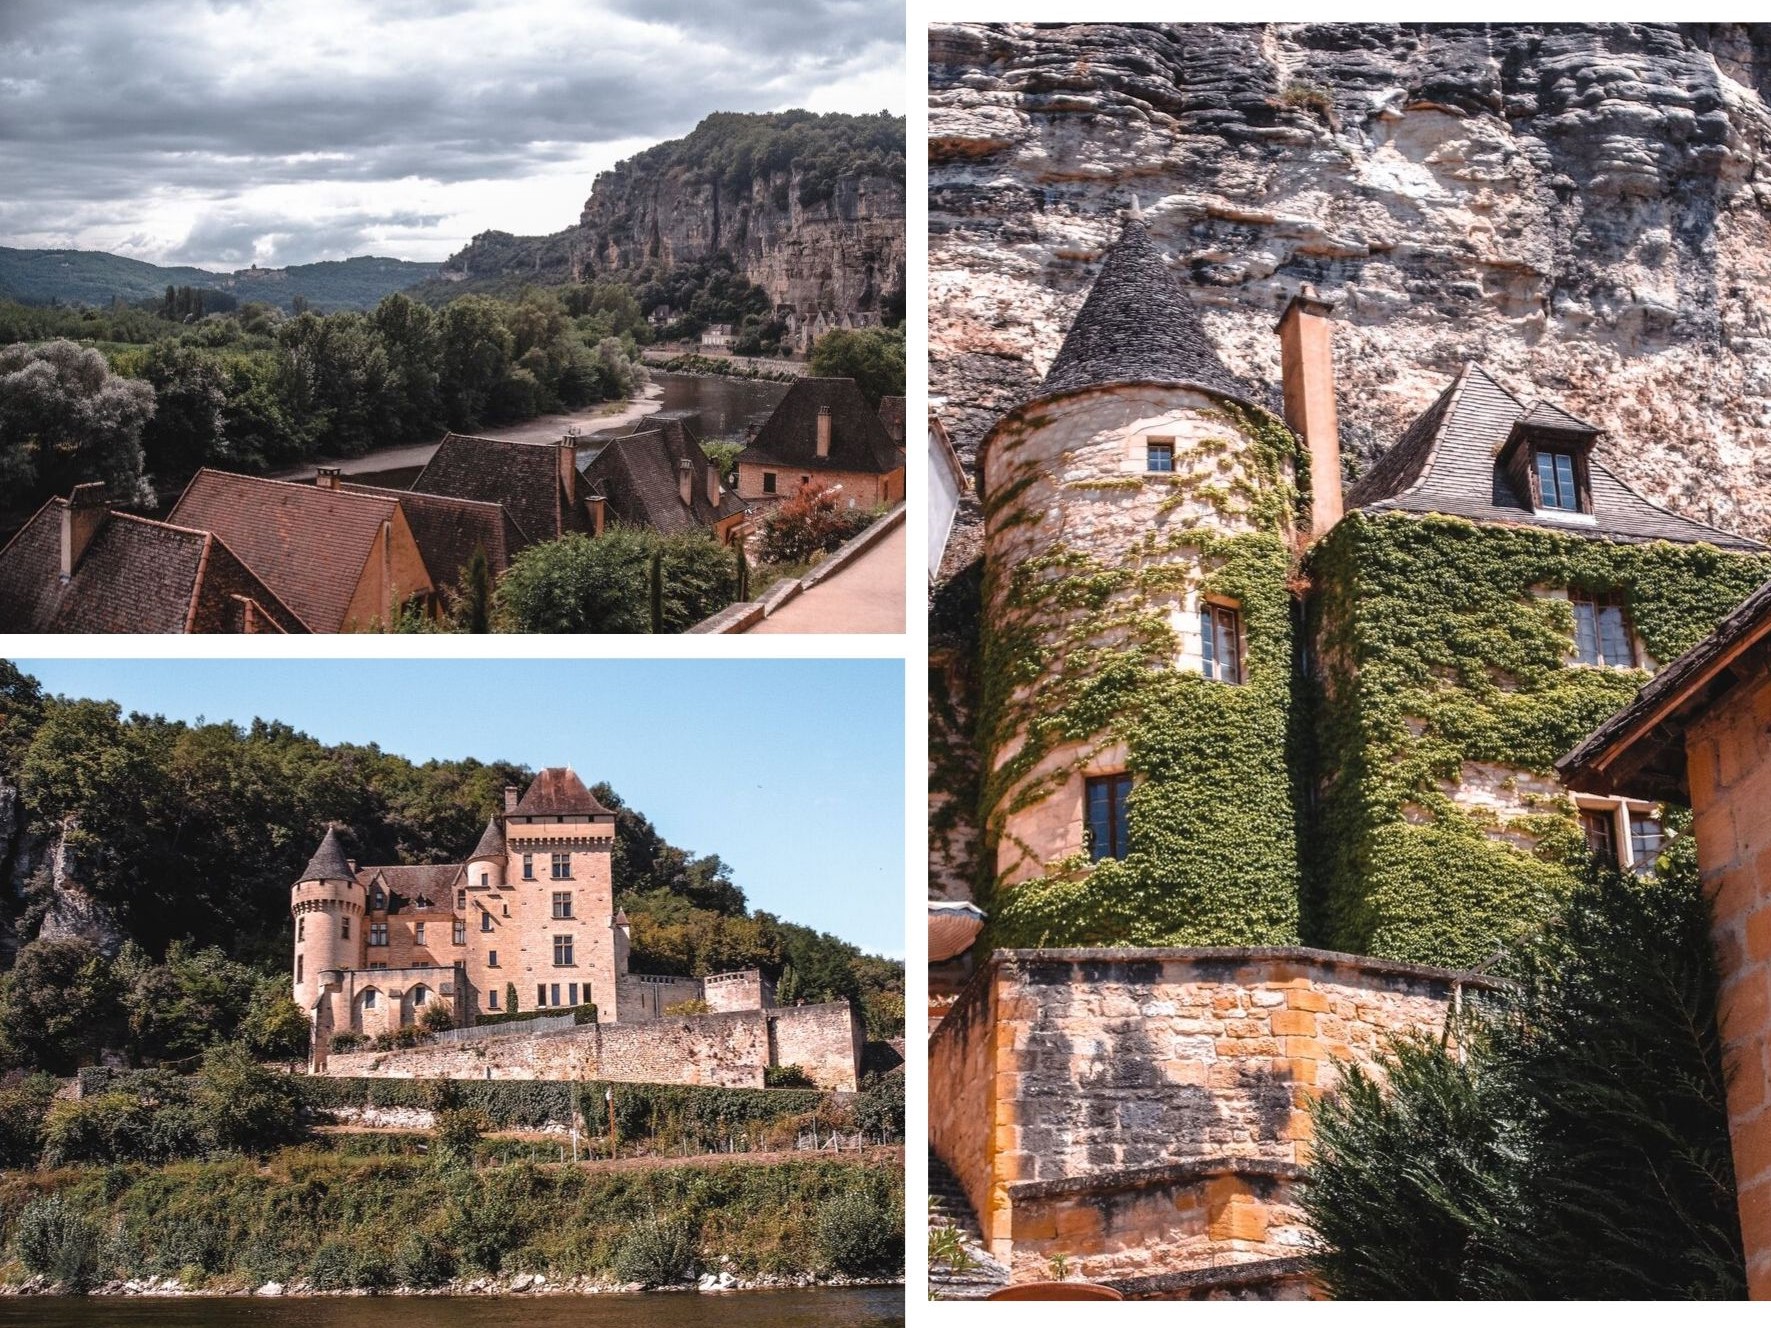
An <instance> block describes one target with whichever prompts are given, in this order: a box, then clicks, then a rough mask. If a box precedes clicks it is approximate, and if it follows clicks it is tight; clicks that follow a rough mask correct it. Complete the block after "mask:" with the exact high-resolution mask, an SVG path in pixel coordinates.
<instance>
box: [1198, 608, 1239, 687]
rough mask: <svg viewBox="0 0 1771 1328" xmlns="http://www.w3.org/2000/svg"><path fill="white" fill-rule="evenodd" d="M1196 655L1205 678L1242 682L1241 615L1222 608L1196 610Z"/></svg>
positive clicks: (1233, 610) (1232, 610)
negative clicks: (1197, 637)
mask: <svg viewBox="0 0 1771 1328" xmlns="http://www.w3.org/2000/svg"><path fill="white" fill-rule="evenodd" d="M1199 652H1200V656H1201V659H1202V661H1203V665H1202V666H1203V669H1204V672H1205V676H1206V677H1208V678H1216V679H1217V680H1218V681H1219V682H1238V683H1239V682H1241V681H1242V615H1241V614H1240V613H1239V612H1237V611H1236V610H1235V609H1232V608H1229V607H1227V606H1225V605H1223V604H1202V605H1200V606H1199Z"/></svg>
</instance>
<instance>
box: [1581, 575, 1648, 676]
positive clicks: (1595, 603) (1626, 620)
mask: <svg viewBox="0 0 1771 1328" xmlns="http://www.w3.org/2000/svg"><path fill="white" fill-rule="evenodd" d="M1582 604H1590V605H1591V606H1592V609H1593V645H1594V648H1595V650H1596V653H1597V654H1598V656H1599V657H1598V659H1596V660H1588V659H1582V658H1581V655H1580V606H1581V605H1582ZM1568 608H1569V611H1570V612H1571V613H1573V614H1574V659H1575V662H1576V663H1577V664H1580V665H1582V666H1583V667H1585V668H1589V669H1637V668H1640V667H1641V666H1642V652H1641V650H1640V649H1639V648H1638V647H1637V645H1636V624H1635V622H1634V621H1633V620H1632V619H1631V617H1630V606H1629V600H1628V598H1627V597H1626V596H1625V595H1624V593H1623V592H1622V591H1620V590H1585V589H1581V588H1578V587H1570V588H1569V591H1568ZM1606 609H1616V610H1617V611H1618V615H1619V617H1620V619H1621V620H1622V623H1623V640H1624V645H1625V647H1626V648H1627V649H1628V651H1629V658H1628V660H1627V661H1622V660H1614V659H1611V658H1609V657H1608V656H1607V654H1606V650H1605V628H1604V611H1605V610H1606Z"/></svg>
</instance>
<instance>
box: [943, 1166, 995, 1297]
mask: <svg viewBox="0 0 1771 1328" xmlns="http://www.w3.org/2000/svg"><path fill="white" fill-rule="evenodd" d="M929 1226H930V1228H931V1229H932V1228H935V1227H948V1228H952V1229H954V1230H956V1231H958V1232H959V1238H960V1242H961V1244H962V1245H963V1246H964V1249H965V1253H966V1260H967V1266H966V1267H964V1268H962V1269H954V1268H950V1267H947V1266H945V1265H943V1264H937V1263H936V1262H934V1261H933V1260H931V1261H930V1263H929V1299H930V1300H982V1299H984V1298H985V1297H986V1296H988V1295H989V1294H990V1293H991V1292H992V1291H995V1290H996V1289H997V1288H998V1287H1001V1286H1005V1285H1007V1283H1008V1269H1007V1268H1006V1267H1004V1266H1003V1265H1002V1264H1001V1263H999V1262H997V1260H995V1259H994V1258H992V1257H991V1256H990V1255H989V1254H987V1253H985V1251H984V1236H983V1230H982V1228H980V1227H979V1225H978V1215H977V1214H976V1213H974V1212H973V1211H972V1205H971V1201H970V1200H968V1199H967V1198H966V1196H965V1190H964V1189H963V1188H961V1186H960V1184H959V1178H958V1177H957V1176H955V1175H954V1174H953V1172H952V1171H950V1170H949V1169H948V1167H947V1164H946V1163H945V1162H943V1161H941V1159H940V1158H938V1157H936V1156H935V1154H934V1152H933V1151H932V1150H931V1151H930V1152H929Z"/></svg>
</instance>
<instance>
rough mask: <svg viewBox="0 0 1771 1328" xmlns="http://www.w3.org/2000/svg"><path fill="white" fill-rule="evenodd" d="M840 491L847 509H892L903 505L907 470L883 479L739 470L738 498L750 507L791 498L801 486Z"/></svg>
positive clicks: (744, 465) (767, 468) (785, 469)
mask: <svg viewBox="0 0 1771 1328" xmlns="http://www.w3.org/2000/svg"><path fill="white" fill-rule="evenodd" d="M812 483H816V484H819V485H821V486H822V487H824V488H826V489H831V488H837V487H839V486H840V487H841V489H842V495H841V503H842V506H844V507H890V506H891V505H892V504H893V503H901V502H903V501H904V470H903V468H902V467H899V468H898V469H897V470H892V471H887V472H886V473H885V474H883V475H874V474H869V473H867V472H864V471H858V470H822V469H820V470H796V469H795V468H794V467H792V466H790V465H772V464H763V463H758V462H750V461H745V462H741V463H740V464H739V466H738V496H739V497H740V498H742V499H744V501H746V502H750V503H767V502H773V501H774V500H775V499H778V498H791V497H792V496H793V495H794V494H796V493H798V492H799V491H800V488H801V486H802V485H806V484H812Z"/></svg>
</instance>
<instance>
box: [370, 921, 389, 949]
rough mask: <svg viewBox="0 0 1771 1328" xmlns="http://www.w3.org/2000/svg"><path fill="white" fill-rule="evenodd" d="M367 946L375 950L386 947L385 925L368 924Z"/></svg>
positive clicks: (378, 923) (382, 923) (383, 923)
mask: <svg viewBox="0 0 1771 1328" xmlns="http://www.w3.org/2000/svg"><path fill="white" fill-rule="evenodd" d="M369 944H370V945H372V946H375V947H376V948H377V949H383V948H385V947H386V946H387V923H385V922H371V923H370V924H369Z"/></svg>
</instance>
